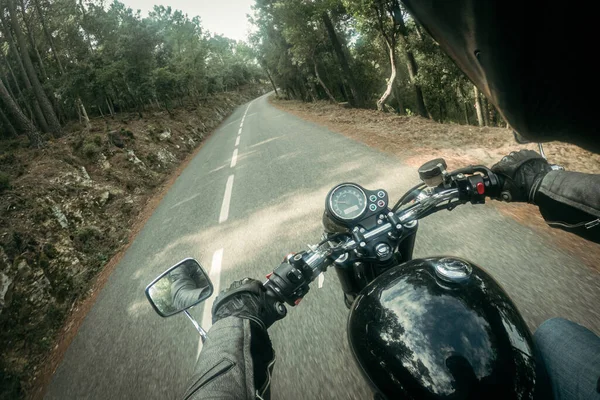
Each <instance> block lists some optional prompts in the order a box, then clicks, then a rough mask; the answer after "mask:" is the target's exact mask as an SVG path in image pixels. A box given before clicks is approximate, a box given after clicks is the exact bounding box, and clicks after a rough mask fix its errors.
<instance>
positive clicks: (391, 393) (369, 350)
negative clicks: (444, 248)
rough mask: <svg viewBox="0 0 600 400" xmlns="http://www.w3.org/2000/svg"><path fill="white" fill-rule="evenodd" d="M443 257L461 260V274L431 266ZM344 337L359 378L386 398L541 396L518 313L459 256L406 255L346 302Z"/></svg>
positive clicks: (526, 333)
mask: <svg viewBox="0 0 600 400" xmlns="http://www.w3.org/2000/svg"><path fill="white" fill-rule="evenodd" d="M449 260H450V263H454V262H458V263H462V264H463V265H467V266H468V267H469V269H468V270H469V272H470V273H469V274H468V278H467V279H464V277H463V278H461V279H455V280H453V279H445V278H447V277H445V276H444V275H443V274H440V268H439V267H440V265H442V264H444V265H447V264H448V261H449ZM436 266H437V270H436ZM449 276H452V271H450V274H449ZM442 278H444V279H442ZM348 336H349V341H350V347H351V349H352V351H353V353H354V356H355V358H356V360H357V361H358V363H359V365H360V367H361V369H362V370H363V373H364V375H365V376H366V377H367V379H368V380H370V383H371V384H372V385H373V386H374V387H375V388H376V389H377V391H379V392H380V393H381V394H383V395H384V396H386V397H387V398H388V399H394V398H402V399H533V398H535V399H538V398H542V394H541V393H540V392H539V391H538V390H537V389H536V386H540V384H541V383H542V382H541V375H540V374H538V373H537V372H536V363H535V360H534V352H533V342H532V338H531V334H530V332H529V330H528V329H527V326H526V324H525V322H524V321H523V318H522V317H521V315H520V314H519V312H518V310H517V308H516V307H515V305H514V304H513V303H512V301H511V300H510V299H509V298H508V296H507V295H506V293H505V292H504V291H503V290H502V289H501V288H500V286H499V285H498V283H497V282H496V281H495V280H493V279H492V278H491V277H490V276H489V275H488V274H487V273H485V272H484V271H483V270H482V269H481V268H479V267H477V266H476V265H473V264H472V263H469V262H468V261H465V260H459V259H456V258H453V257H452V258H448V257H446V258H428V259H418V260H412V261H409V262H407V263H404V264H402V265H399V266H396V267H394V268H392V269H390V270H389V271H387V272H386V273H384V274H382V275H381V276H379V277H378V278H377V279H376V280H374V281H373V282H371V283H370V284H369V285H368V286H367V287H366V288H365V289H364V290H363V291H362V292H361V293H360V294H359V296H358V297H357V299H356V301H355V302H354V304H353V306H352V309H351V311H350V316H349V321H348ZM544 383H545V382H544ZM542 386H545V385H542Z"/></svg>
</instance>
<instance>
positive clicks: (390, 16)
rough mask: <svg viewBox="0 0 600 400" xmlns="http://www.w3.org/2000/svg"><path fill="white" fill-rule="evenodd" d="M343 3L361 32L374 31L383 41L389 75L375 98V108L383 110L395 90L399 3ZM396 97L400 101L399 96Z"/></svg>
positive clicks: (381, 0) (380, 0)
mask: <svg viewBox="0 0 600 400" xmlns="http://www.w3.org/2000/svg"><path fill="white" fill-rule="evenodd" d="M344 4H345V5H346V7H347V8H348V9H349V10H350V11H351V12H352V13H353V15H354V17H355V18H356V19H357V20H358V21H359V29H360V30H361V31H362V32H369V31H376V32H377V33H378V34H379V35H380V36H381V38H382V39H383V41H384V43H385V46H386V49H387V54H388V57H389V63H390V77H389V78H388V80H387V84H386V89H385V91H384V92H383V94H382V95H381V97H380V98H379V100H377V109H378V110H379V111H383V110H384V107H383V106H384V105H385V103H386V101H387V100H388V98H389V97H390V95H391V94H392V92H393V91H394V90H395V89H396V90H397V86H396V75H397V69H398V68H397V55H396V50H397V44H398V38H399V36H400V34H401V32H400V27H399V24H398V22H397V21H396V16H397V15H399V13H400V3H399V1H398V0H375V1H372V0H362V1H352V0H347V1H346V2H345V3H344ZM396 97H397V100H398V101H400V99H399V97H400V96H399V95H397V96H396ZM400 112H403V109H402V107H400Z"/></svg>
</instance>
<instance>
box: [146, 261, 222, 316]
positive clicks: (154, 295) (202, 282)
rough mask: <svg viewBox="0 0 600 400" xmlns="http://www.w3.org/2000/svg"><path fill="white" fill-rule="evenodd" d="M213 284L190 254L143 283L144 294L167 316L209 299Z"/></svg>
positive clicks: (161, 314) (156, 308)
mask: <svg viewBox="0 0 600 400" xmlns="http://www.w3.org/2000/svg"><path fill="white" fill-rule="evenodd" d="M212 293H213V285H212V283H211V281H210V279H209V278H208V275H207V274H206V272H205V271H204V269H203V268H202V266H201V265H200V264H199V263H198V261H196V260H194V259H193V258H186V259H185V260H183V261H180V262H179V263H177V264H175V265H174V266H172V267H171V268H169V269H168V270H166V271H165V272H163V273H162V274H161V275H160V276H158V277H157V278H156V279H155V280H153V281H152V282H151V283H150V284H149V285H148V286H147V287H146V297H147V298H148V301H149V302H150V304H152V307H154V310H156V312H157V313H158V314H159V315H160V316H162V317H170V316H171V315H173V314H177V313H179V312H181V311H183V310H186V309H188V308H190V307H192V306H195V305H196V304H198V303H200V302H202V301H204V300H206V299H208V298H209V297H210V296H211V295H212Z"/></svg>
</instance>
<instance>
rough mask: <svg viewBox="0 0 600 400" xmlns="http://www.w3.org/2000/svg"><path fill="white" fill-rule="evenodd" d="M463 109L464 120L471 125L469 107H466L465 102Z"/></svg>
mask: <svg viewBox="0 0 600 400" xmlns="http://www.w3.org/2000/svg"><path fill="white" fill-rule="evenodd" d="M463 109H464V112H465V121H466V123H467V125H471V121H470V120H469V108H468V107H467V103H463Z"/></svg>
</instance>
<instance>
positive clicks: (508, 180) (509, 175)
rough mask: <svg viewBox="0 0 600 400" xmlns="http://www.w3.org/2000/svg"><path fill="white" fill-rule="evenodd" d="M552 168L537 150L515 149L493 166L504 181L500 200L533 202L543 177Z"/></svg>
mask: <svg viewBox="0 0 600 400" xmlns="http://www.w3.org/2000/svg"><path fill="white" fill-rule="evenodd" d="M551 170H552V168H551V167H550V164H548V161H546V160H545V159H544V158H543V157H542V156H541V155H539V154H538V153H536V152H535V151H533V150H521V151H517V152H514V151H513V152H512V153H510V154H509V155H507V156H506V157H503V158H502V160H500V162H498V163H496V164H495V165H494V166H493V167H492V171H493V172H495V173H496V174H497V175H499V176H500V179H501V182H502V189H501V191H500V197H499V200H504V201H523V202H528V203H533V200H534V198H535V194H536V193H537V190H538V188H539V187H540V184H541V183H542V179H544V176H546V174H547V173H548V172H550V171H551Z"/></svg>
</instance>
